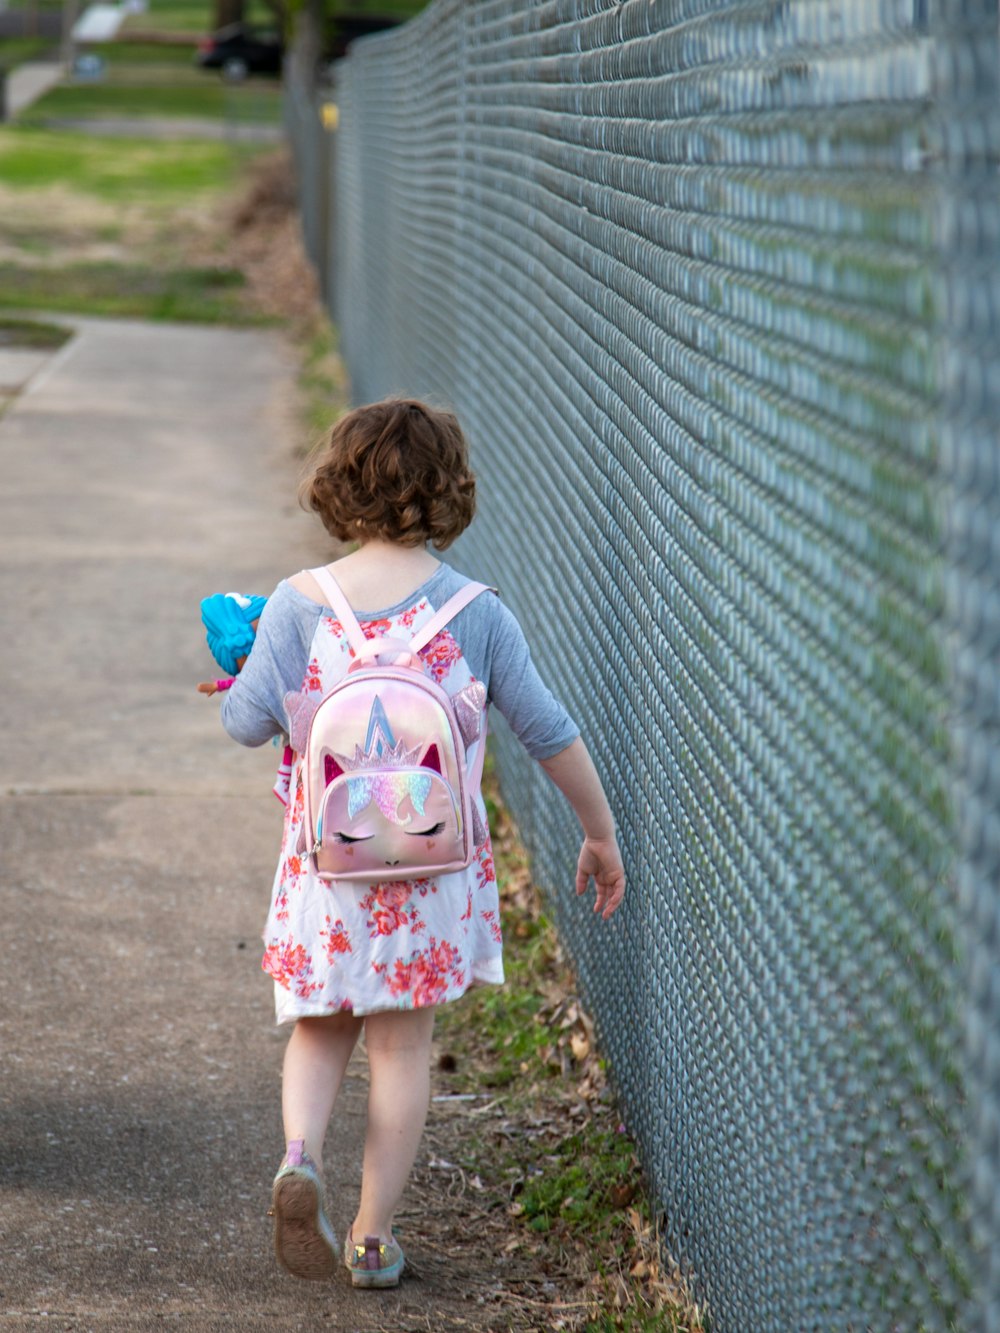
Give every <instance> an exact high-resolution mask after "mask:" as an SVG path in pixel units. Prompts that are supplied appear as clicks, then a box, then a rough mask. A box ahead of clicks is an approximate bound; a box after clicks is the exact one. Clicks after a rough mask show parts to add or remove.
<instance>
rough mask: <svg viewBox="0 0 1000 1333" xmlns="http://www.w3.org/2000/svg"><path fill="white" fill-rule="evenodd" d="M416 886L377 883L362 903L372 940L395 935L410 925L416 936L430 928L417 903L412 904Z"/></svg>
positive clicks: (395, 882)
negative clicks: (423, 918)
mask: <svg viewBox="0 0 1000 1333" xmlns="http://www.w3.org/2000/svg"><path fill="white" fill-rule="evenodd" d="M412 892H413V885H412V884H410V883H408V882H407V881H406V880H402V879H399V880H389V881H388V882H387V883H385V884H376V885H375V886H374V887H373V888H372V889H371V890H370V891H369V892H368V893H367V894H366V895H365V897H364V898H362V900H361V904H360V906H361V908H362V910H363V911H365V912H367V913H368V920H367V922H366V924H367V926H368V928H369V932H370V933H369V938H370V939H375V938H376V937H377V936H379V935H392V934H393V933H394V932H395V931H397V930H399V929H400V928H401V927H402V926H409V927H410V930H411V931H413V932H414V934H418V933H419V932H420V931H422V930H424V929H425V928H426V923H425V922H424V921H423V920H422V918H421V916H420V913H419V912H418V911H417V909H416V906H415V904H414V903H413V902H412V901H411V897H412Z"/></svg>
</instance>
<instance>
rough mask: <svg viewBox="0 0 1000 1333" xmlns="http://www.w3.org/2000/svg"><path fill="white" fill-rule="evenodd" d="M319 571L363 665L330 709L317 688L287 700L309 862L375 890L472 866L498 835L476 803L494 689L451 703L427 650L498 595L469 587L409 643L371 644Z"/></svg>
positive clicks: (332, 696) (478, 687)
mask: <svg viewBox="0 0 1000 1333" xmlns="http://www.w3.org/2000/svg"><path fill="white" fill-rule="evenodd" d="M310 573H311V574H312V576H313V578H314V579H315V580H316V582H317V583H318V584H319V586H320V588H321V589H322V590H323V594H324V596H325V597H326V598H327V600H328V602H329V605H330V606H331V608H332V609H333V611H334V613H335V614H336V616H337V618H338V620H339V621H340V624H341V626H342V627H343V630H344V633H345V635H346V637H347V641H348V644H349V646H350V649H351V655H352V659H353V660H352V662H351V666H350V668H349V670H348V672H347V675H346V676H345V677H344V678H343V679H342V680H341V681H339V682H338V683H337V684H336V685H335V686H334V687H333V689H331V690H330V691H329V693H327V694H325V695H323V696H322V698H321V699H320V700H319V702H318V703H316V702H315V699H316V695H315V693H312V694H310V692H309V691H303V692H301V693H298V694H289V695H286V696H285V708H286V710H287V712H288V716H289V722H290V727H291V744H292V748H293V749H295V750H297V751H298V753H299V754H300V755H301V756H302V774H303V784H304V794H305V817H304V819H303V822H302V828H301V831H300V835H299V847H298V850H299V852H300V854H304V855H307V856H308V857H309V858H310V860H311V863H312V866H313V869H314V870H315V872H316V873H317V875H318V876H319V878H320V879H325V880H330V879H345V880H360V881H363V882H365V883H369V884H371V883H380V882H384V881H386V880H401V879H418V878H425V877H426V878H430V877H433V876H437V875H444V874H448V873H450V872H451V871H455V870H463V869H465V867H466V866H468V865H469V864H470V863H471V861H472V858H473V856H474V855H475V851H476V847H477V846H478V845H479V844H480V843H481V842H482V840H483V838H484V837H485V835H486V830H485V829H484V828H483V826H482V821H481V819H480V816H479V812H478V809H477V806H476V797H477V796H478V793H479V785H480V781H481V779H482V772H483V759H484V756H485V750H486V688H485V686H484V685H482V684H481V683H480V682H478V681H474V682H473V683H472V684H470V685H467V686H466V687H465V689H463V690H462V691H461V692H460V693H459V694H457V695H456V696H454V697H451V696H450V695H449V694H448V693H447V691H446V690H444V689H443V687H442V686H441V685H439V684H438V682H437V681H435V680H434V679H432V677H431V676H430V675H429V674H428V673H427V671H426V669H425V667H424V664H423V662H422V660H421V658H420V656H419V653H420V650H421V649H422V648H424V647H426V646H427V644H429V643H430V642H431V640H432V639H433V638H434V636H435V635H436V634H438V633H439V632H440V631H441V630H442V629H443V628H444V627H445V625H447V624H448V622H449V621H450V620H452V619H453V617H454V616H456V615H457V614H458V612H459V611H461V610H462V608H463V607H465V606H468V604H469V603H470V602H471V601H473V599H474V598H476V597H478V596H479V594H480V593H482V592H486V591H488V589H487V588H486V587H485V585H484V584H481V583H470V584H466V586H465V587H464V588H462V589H461V590H460V591H459V592H457V593H456V594H455V596H454V597H452V598H451V600H450V601H449V602H447V603H446V604H445V605H444V606H443V607H441V609H440V610H439V611H437V612H435V613H434V615H433V616H432V617H431V619H430V620H429V621H427V622H426V624H424V625H423V626H421V627H420V628H419V629H418V630H417V632H416V634H415V635H414V636H413V638H412V639H411V640H409V641H408V642H405V641H403V640H399V639H392V638H386V637H382V638H375V639H368V638H366V637H365V635H364V633H363V631H362V629H361V626H360V625H359V624H358V620H357V617H356V616H355V614H354V612H353V610H352V609H351V607H350V605H349V603H348V601H347V599H346V597H345V596H344V594H343V592H342V590H341V588H340V586H339V584H338V583H337V582H336V580H335V579H334V578H333V576H332V575H331V574H330V572H329V571H328V570H327V569H325V568H320V569H313V570H311V571H310ZM473 745H475V754H474V757H473V760H472V763H471V765H470V764H468V763H467V755H468V752H469V750H470V749H471V748H472V747H473Z"/></svg>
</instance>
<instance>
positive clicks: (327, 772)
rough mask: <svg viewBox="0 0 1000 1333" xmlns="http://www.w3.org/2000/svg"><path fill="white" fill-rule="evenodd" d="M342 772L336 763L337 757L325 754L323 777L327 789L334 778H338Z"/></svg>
mask: <svg viewBox="0 0 1000 1333" xmlns="http://www.w3.org/2000/svg"><path fill="white" fill-rule="evenodd" d="M343 771H344V770H343V769H342V768H341V766H340V764H339V763H338V762H337V757H336V755H332V754H325V755H324V756H323V777H324V779H325V780H326V785H327V786H328V787H329V785H330V783H331V782H332V781H333V780H334V778H339V777H340V775H341V773H343Z"/></svg>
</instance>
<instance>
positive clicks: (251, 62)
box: [195, 23, 284, 79]
mask: <svg viewBox="0 0 1000 1333" xmlns="http://www.w3.org/2000/svg"><path fill="white" fill-rule="evenodd" d="M283 54H284V47H283V45H282V42H281V38H280V37H279V36H278V34H277V33H276V32H267V31H265V30H262V29H260V28H250V27H247V25H246V24H245V23H230V24H229V26H228V27H225V28H220V29H219V31H218V32H213V33H212V35H211V36H210V37H205V38H204V39H203V40H202V41H200V42H199V43H198V52H197V55H196V56H195V62H196V63H197V64H199V65H200V66H201V67H202V68H203V69H221V70H222V73H223V74H224V75H225V76H226V78H228V79H243V78H246V76H247V75H248V74H280V73H281V59H282V56H283Z"/></svg>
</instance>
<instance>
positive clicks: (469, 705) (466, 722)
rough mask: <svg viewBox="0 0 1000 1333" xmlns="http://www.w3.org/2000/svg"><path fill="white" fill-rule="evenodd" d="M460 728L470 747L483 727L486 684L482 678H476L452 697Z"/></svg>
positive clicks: (466, 746) (466, 745)
mask: <svg viewBox="0 0 1000 1333" xmlns="http://www.w3.org/2000/svg"><path fill="white" fill-rule="evenodd" d="M451 702H452V705H453V706H454V709H455V717H456V718H457V719H458V729H459V731H461V733H462V739H463V740H464V741H465V748H466V749H468V748H469V746H470V745H471V744H472V742H473V741H474V740H475V739H476V738H477V737H478V735H479V733H480V732H481V731H482V729H483V713H484V712H485V711H486V686H485V685H484V684H483V683H482V681H481V680H474V681H473V682H472V684H471V685H466V687H465V689H464V690H459V692H458V693H457V694H456V695H455V697H454V698H453V699H452V701H451Z"/></svg>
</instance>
